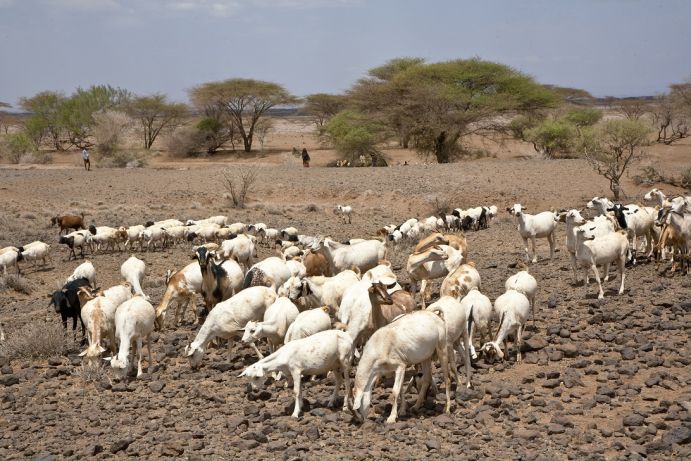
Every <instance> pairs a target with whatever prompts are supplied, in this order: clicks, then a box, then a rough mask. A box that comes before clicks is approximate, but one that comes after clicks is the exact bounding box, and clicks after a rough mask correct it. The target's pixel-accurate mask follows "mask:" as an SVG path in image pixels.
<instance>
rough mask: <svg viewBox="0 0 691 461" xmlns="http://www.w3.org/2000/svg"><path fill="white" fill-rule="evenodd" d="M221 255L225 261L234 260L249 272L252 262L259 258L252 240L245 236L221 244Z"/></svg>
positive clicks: (241, 235) (240, 235)
mask: <svg viewBox="0 0 691 461" xmlns="http://www.w3.org/2000/svg"><path fill="white" fill-rule="evenodd" d="M219 255H220V256H221V257H222V258H223V259H229V258H232V259H234V260H235V261H237V262H238V264H240V265H241V266H242V268H243V269H244V270H247V269H249V268H250V266H252V261H253V260H254V258H256V257H257V248H256V246H255V244H254V242H253V241H252V239H251V238H250V237H248V236H246V235H244V234H239V235H238V236H237V237H235V238H233V239H230V240H224V241H223V242H221V249H220V251H219Z"/></svg>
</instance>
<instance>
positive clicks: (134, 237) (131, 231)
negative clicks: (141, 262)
mask: <svg viewBox="0 0 691 461" xmlns="http://www.w3.org/2000/svg"><path fill="white" fill-rule="evenodd" d="M144 229H146V227H145V226H142V225H141V224H138V225H136V226H130V227H128V228H127V230H126V232H127V240H125V250H127V249H128V248H130V247H132V248H134V242H139V249H140V250H141V249H142V240H141V235H142V232H143V231H144Z"/></svg>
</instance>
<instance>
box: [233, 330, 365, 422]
mask: <svg viewBox="0 0 691 461" xmlns="http://www.w3.org/2000/svg"><path fill="white" fill-rule="evenodd" d="M352 359H353V341H352V340H351V339H350V337H349V336H348V335H347V334H345V333H343V332H342V331H338V330H328V331H322V332H319V333H317V334H315V335H313V336H309V337H307V338H303V339H298V340H295V341H291V342H290V343H288V344H286V345H285V346H283V347H281V348H280V349H279V350H277V351H276V352H274V353H273V354H271V355H269V356H268V357H265V358H263V359H262V360H260V361H259V362H257V363H255V364H252V365H250V366H249V367H247V368H246V369H245V371H243V372H242V373H241V374H240V376H241V377H242V376H247V377H248V378H251V379H253V381H254V382H256V381H264V377H265V376H266V375H267V373H268V372H272V371H280V372H283V373H285V374H286V375H289V376H291V377H292V379H293V393H294V394H295V409H294V410H293V414H292V416H293V418H298V417H299V416H300V411H301V409H302V375H319V374H326V373H328V372H329V371H331V372H333V376H334V380H335V381H336V382H335V387H334V392H333V393H332V394H331V398H330V399H329V402H328V403H327V406H328V407H332V406H333V405H334V404H335V402H336V398H337V397H338V390H339V389H340V387H341V382H343V381H345V397H344V399H343V411H346V410H347V409H348V401H349V400H350V363H351V361H352Z"/></svg>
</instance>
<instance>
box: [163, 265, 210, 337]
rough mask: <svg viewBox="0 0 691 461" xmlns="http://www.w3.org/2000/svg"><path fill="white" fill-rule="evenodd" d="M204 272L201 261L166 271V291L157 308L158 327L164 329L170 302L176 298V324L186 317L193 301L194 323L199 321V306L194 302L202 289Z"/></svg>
mask: <svg viewBox="0 0 691 461" xmlns="http://www.w3.org/2000/svg"><path fill="white" fill-rule="evenodd" d="M202 281H203V279H202V272H201V268H200V266H199V263H197V262H192V263H190V264H188V265H187V266H185V267H183V268H182V269H180V270H179V271H176V272H171V271H170V270H169V271H168V272H167V273H166V285H167V288H166V291H165V293H163V298H161V302H160V304H159V305H158V307H157V308H156V329H157V330H162V329H163V324H164V323H165V319H166V311H167V309H168V306H169V305H170V303H171V302H172V301H173V300H175V301H176V302H177V304H176V306H175V320H174V323H175V326H178V325H179V324H180V322H181V321H182V320H184V319H185V311H186V310H187V306H188V305H189V303H190V302H192V313H193V314H194V324H195V325H196V324H197V323H199V317H198V316H197V308H196V305H195V302H194V295H195V294H197V293H201V291H202Z"/></svg>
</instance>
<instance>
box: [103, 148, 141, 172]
mask: <svg viewBox="0 0 691 461" xmlns="http://www.w3.org/2000/svg"><path fill="white" fill-rule="evenodd" d="M145 165H146V159H144V158H141V157H139V156H137V154H134V153H132V152H123V151H119V152H114V153H113V154H112V155H109V156H102V157H100V159H99V160H98V166H100V167H102V168H142V167H143V166H145Z"/></svg>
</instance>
